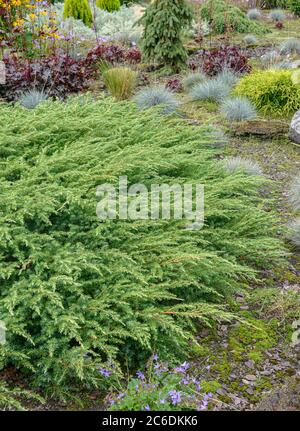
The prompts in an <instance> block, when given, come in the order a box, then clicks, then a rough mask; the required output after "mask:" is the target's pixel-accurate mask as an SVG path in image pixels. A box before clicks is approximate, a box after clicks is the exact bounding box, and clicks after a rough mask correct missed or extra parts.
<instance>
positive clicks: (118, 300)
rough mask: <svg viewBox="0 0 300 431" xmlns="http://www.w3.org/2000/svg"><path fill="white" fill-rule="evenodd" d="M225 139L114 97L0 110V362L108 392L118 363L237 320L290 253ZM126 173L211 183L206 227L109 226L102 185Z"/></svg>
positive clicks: (167, 349) (42, 379) (253, 180)
mask: <svg viewBox="0 0 300 431" xmlns="http://www.w3.org/2000/svg"><path fill="white" fill-rule="evenodd" d="M11 118H13V119H14V122H13V125H12V123H11ZM214 139H215V137H214V133H213V130H212V129H211V128H209V127H207V126H205V127H195V128H194V127H193V126H189V125H187V124H186V123H185V122H184V121H183V120H178V119H174V118H173V119H172V118H170V117H168V116H161V115H159V112H156V111H155V110H143V111H137V108H136V107H135V104H134V103H130V102H121V103H116V102H115V101H114V100H113V99H110V98H107V99H102V100H98V101H94V100H93V99H92V98H89V97H88V96H85V97H82V96H81V97H76V98H75V97H74V98H71V99H69V101H68V102H67V103H63V102H60V101H50V100H47V101H45V102H44V103H42V104H40V105H38V106H37V108H36V109H35V110H31V111H29V110H26V109H24V108H22V107H21V106H17V105H16V106H10V105H4V104H2V105H1V106H0V166H1V169H0V190H1V192H0V193H1V199H0V214H1V217H0V278H1V287H0V290H1V296H0V316H1V319H2V320H3V321H4V322H5V325H6V327H7V331H6V340H7V341H6V344H5V345H3V346H2V350H1V357H0V359H1V363H2V364H4V365H5V364H6V365H9V364H11V365H13V366H16V367H18V368H20V369H22V370H26V371H27V372H30V373H32V375H33V376H34V380H35V382H36V383H37V384H39V385H40V386H41V387H42V386H43V387H46V388H49V390H50V389H51V390H54V389H53V388H60V389H61V390H65V391H66V392H68V390H69V388H70V386H71V385H73V386H74V385H77V384H81V385H85V386H89V387H90V385H95V386H99V385H100V384H102V383H103V377H102V376H101V374H100V373H99V372H98V369H99V367H101V366H104V365H105V364H107V362H108V361H111V362H112V363H115V364H116V365H118V364H121V365H122V364H123V365H124V364H125V363H129V365H130V366H131V365H132V364H133V363H135V364H136V363H137V360H144V359H145V358H147V357H149V354H150V353H151V351H153V350H154V349H155V350H156V351H157V352H158V353H159V354H160V355H161V357H162V358H163V357H165V358H167V357H169V358H170V357H171V358H172V357H173V358H174V357H175V355H183V354H184V353H185V352H186V349H187V343H188V342H189V340H190V339H191V336H192V333H193V327H194V326H193V322H198V323H199V322H202V323H206V324H212V323H213V322H216V321H220V320H223V319H226V320H228V319H230V318H231V317H232V316H231V314H229V313H228V312H227V311H226V309H225V308H224V307H225V305H226V301H227V300H230V298H231V295H232V293H233V292H234V291H237V290H239V289H242V288H243V287H244V286H246V285H247V284H248V283H249V282H251V281H254V280H255V278H256V273H257V270H258V269H259V268H260V267H263V266H267V267H268V268H271V267H272V265H274V264H277V263H279V262H280V261H281V259H282V256H283V254H284V250H283V247H282V244H281V241H280V240H279V239H278V235H277V233H278V225H277V224H276V223H277V220H276V219H274V216H273V215H272V213H271V212H266V211H265V210H264V202H263V201H262V198H261V197H260V195H259V194H258V189H259V188H260V187H261V186H262V184H264V182H265V179H264V178H263V177H259V176H248V175H246V174H244V173H242V172H240V171H239V172H237V173H227V172H226V170H225V169H223V167H222V166H221V165H220V163H218V162H217V161H216V160H215V155H216V150H215V149H213V145H212V144H213V142H214ZM121 175H126V176H127V177H128V182H129V184H135V183H144V184H145V185H146V186H148V187H150V184H162V183H167V184H174V183H179V184H182V183H193V184H199V183H200V184H205V187H206V195H205V200H206V213H205V216H206V222H205V227H204V228H203V229H202V230H191V229H187V228H186V227H187V221H186V220H171V221H169V220H157V221H151V220H150V221H147V220H109V221H105V222H103V221H100V220H99V219H98V217H97V216H96V205H97V198H96V188H97V186H98V185H101V184H103V183H111V184H115V185H117V184H118V181H119V176H121ZM117 369H118V367H117Z"/></svg>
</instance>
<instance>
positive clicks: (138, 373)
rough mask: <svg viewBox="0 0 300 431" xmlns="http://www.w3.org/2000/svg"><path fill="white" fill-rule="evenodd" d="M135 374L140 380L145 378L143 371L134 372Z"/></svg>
mask: <svg viewBox="0 0 300 431" xmlns="http://www.w3.org/2000/svg"><path fill="white" fill-rule="evenodd" d="M136 375H137V376H138V378H139V379H140V380H145V374H144V373H142V372H141V371H138V372H137V373H136Z"/></svg>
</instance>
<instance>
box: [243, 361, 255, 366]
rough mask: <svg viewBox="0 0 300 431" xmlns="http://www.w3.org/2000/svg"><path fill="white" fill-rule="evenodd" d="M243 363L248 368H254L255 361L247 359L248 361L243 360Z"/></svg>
mask: <svg viewBox="0 0 300 431" xmlns="http://www.w3.org/2000/svg"><path fill="white" fill-rule="evenodd" d="M245 365H246V367H248V368H254V365H255V362H254V361H252V360H249V361H247V362H245Z"/></svg>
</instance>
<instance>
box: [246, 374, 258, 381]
mask: <svg viewBox="0 0 300 431" xmlns="http://www.w3.org/2000/svg"><path fill="white" fill-rule="evenodd" d="M245 379H246V380H249V382H253V381H254V380H256V376H255V375H254V374H247V376H245Z"/></svg>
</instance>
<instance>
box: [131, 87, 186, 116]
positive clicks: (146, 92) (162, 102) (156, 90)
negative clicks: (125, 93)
mask: <svg viewBox="0 0 300 431" xmlns="http://www.w3.org/2000/svg"><path fill="white" fill-rule="evenodd" d="M134 100H135V102H136V105H137V107H138V109H139V110H144V109H150V108H153V107H155V106H161V107H162V111H161V112H162V113H164V114H171V113H173V112H175V111H176V110H177V108H178V106H179V101H178V100H177V98H176V96H175V95H174V94H173V93H172V91H170V90H168V89H167V88H165V87H164V86H156V87H147V88H144V89H143V90H141V91H140V92H139V93H138V94H137V95H136V96H135V99H134Z"/></svg>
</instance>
